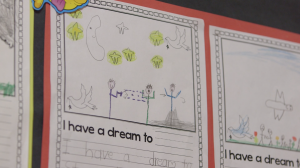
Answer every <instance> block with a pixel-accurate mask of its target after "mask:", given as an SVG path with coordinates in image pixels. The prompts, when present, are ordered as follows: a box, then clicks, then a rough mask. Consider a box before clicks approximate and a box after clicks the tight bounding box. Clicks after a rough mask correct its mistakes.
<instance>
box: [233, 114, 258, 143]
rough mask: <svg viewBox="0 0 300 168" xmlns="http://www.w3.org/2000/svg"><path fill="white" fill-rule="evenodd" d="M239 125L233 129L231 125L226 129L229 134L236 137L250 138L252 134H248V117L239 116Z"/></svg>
mask: <svg viewBox="0 0 300 168" xmlns="http://www.w3.org/2000/svg"><path fill="white" fill-rule="evenodd" d="M239 119H240V126H239V128H237V129H234V128H232V127H229V128H228V131H229V132H230V134H231V135H233V136H235V137H237V138H244V137H248V138H250V139H252V138H253V135H251V134H249V133H248V131H249V117H246V118H242V117H241V116H240V118H239Z"/></svg>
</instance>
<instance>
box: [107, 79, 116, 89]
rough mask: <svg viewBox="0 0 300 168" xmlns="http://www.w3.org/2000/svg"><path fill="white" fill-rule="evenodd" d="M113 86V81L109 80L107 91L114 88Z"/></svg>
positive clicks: (114, 83)
mask: <svg viewBox="0 0 300 168" xmlns="http://www.w3.org/2000/svg"><path fill="white" fill-rule="evenodd" d="M115 85H116V82H115V80H113V79H109V81H108V88H109V89H113V88H115Z"/></svg>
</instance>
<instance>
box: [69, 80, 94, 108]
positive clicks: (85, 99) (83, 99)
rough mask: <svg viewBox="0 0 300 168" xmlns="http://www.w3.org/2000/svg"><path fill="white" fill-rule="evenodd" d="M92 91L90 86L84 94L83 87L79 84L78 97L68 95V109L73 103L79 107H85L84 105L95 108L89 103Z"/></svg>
mask: <svg viewBox="0 0 300 168" xmlns="http://www.w3.org/2000/svg"><path fill="white" fill-rule="evenodd" d="M92 92H93V87H91V89H90V91H89V93H88V94H86V90H85V87H84V86H83V85H82V84H81V89H80V93H81V95H80V97H79V98H78V99H75V98H74V97H73V96H69V97H68V101H69V109H72V105H73V106H75V107H76V108H79V109H85V108H86V107H89V108H91V109H92V110H96V109H97V107H96V106H95V105H93V104H91V103H90V102H91V101H92Z"/></svg>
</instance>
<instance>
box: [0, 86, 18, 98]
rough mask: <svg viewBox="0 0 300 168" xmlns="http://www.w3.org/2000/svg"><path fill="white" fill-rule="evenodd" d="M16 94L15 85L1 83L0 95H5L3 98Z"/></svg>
mask: <svg viewBox="0 0 300 168" xmlns="http://www.w3.org/2000/svg"><path fill="white" fill-rule="evenodd" d="M14 92H15V85H11V84H9V83H7V84H6V83H0V93H3V96H4V97H5V96H13V94H14Z"/></svg>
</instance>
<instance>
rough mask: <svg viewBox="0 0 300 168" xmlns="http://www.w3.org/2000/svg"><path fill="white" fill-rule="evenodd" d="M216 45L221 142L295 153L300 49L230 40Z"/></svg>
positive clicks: (299, 123)
mask: <svg viewBox="0 0 300 168" xmlns="http://www.w3.org/2000/svg"><path fill="white" fill-rule="evenodd" d="M221 45H222V52H223V55H222V56H223V57H222V58H223V72H224V76H223V79H224V85H223V87H224V88H225V90H224V92H225V103H226V104H225V114H226V117H225V119H226V130H227V131H226V141H227V142H233V143H242V144H250V145H255V146H263V147H270V148H277V149H284V150H293V151H299V152H300V150H299V149H298V148H297V146H299V145H300V144H298V143H299V141H297V140H298V139H299V138H300V133H299V131H297V130H295V128H296V127H299V126H300V122H299V120H300V104H299V102H297V100H300V94H299V92H300V88H299V86H298V85H299V83H300V53H297V52H290V51H286V50H281V49H280V48H278V49H276V48H271V47H268V46H263V45H259V44H251V43H245V42H239V41H234V40H230V39H222V43H221ZM230 46H235V47H230ZM233 116H235V117H233ZM250 121H251V122H250ZM287 130H289V131H287Z"/></svg>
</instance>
